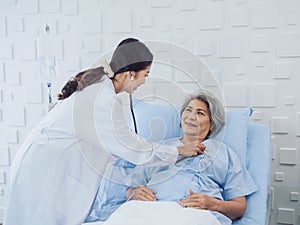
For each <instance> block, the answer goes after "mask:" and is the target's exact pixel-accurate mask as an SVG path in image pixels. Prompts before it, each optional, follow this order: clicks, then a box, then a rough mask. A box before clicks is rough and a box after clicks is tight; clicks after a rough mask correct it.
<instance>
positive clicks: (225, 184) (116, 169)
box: [86, 138, 257, 225]
mask: <svg viewBox="0 0 300 225" xmlns="http://www.w3.org/2000/svg"><path fill="white" fill-rule="evenodd" d="M164 144H166V145H173V146H180V145H182V143H181V142H180V141H179V139H178V138H175V139H170V140H167V141H165V142H164ZM203 144H205V145H206V153H205V154H203V155H199V156H197V157H189V158H183V157H179V158H178V161H177V163H176V164H175V166H174V165H173V166H164V167H159V168H158V167H141V166H135V165H134V164H132V163H129V162H127V161H125V160H118V161H116V162H114V163H113V165H112V166H111V167H110V168H109V169H108V170H107V173H106V177H105V178H104V180H103V181H102V183H101V186H100V188H99V191H98V194H97V196H96V199H95V202H94V205H93V207H92V209H91V211H90V215H89V216H88V217H87V219H86V221H96V220H106V219H107V218H108V217H109V216H110V215H111V213H113V212H114V211H115V210H116V209H117V208H118V207H119V206H120V205H121V204H123V203H124V202H125V201H126V192H127V189H128V188H129V187H132V186H133V187H138V186H140V185H145V186H147V187H148V188H150V189H151V190H153V191H155V192H156V198H157V200H158V201H175V202H178V201H180V200H181V199H183V198H186V197H188V196H189V190H192V191H193V192H196V193H203V194H207V195H209V196H211V197H214V198H217V199H221V200H230V199H232V198H237V197H241V196H247V195H250V194H252V193H254V192H255V191H256V190H257V187H256V185H255V183H254V181H253V180H252V178H251V176H250V174H249V173H248V171H247V170H246V169H245V168H244V166H243V165H241V163H240V159H239V158H238V156H237V155H236V153H235V152H234V151H233V150H231V149H230V148H229V147H228V146H226V145H224V144H223V143H221V142H219V141H216V140H214V139H208V140H206V141H204V142H203ZM211 212H212V213H213V214H214V215H215V216H216V218H217V219H218V220H219V221H220V223H221V224H222V225H230V224H232V221H231V220H230V219H229V218H228V217H226V216H225V215H223V214H221V213H218V212H215V211H211Z"/></svg>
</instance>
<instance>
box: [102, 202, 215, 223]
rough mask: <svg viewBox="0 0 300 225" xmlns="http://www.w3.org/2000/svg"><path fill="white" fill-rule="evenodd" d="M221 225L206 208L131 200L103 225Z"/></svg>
mask: <svg viewBox="0 0 300 225" xmlns="http://www.w3.org/2000/svg"><path fill="white" fill-rule="evenodd" d="M141 224H143V225H166V224H172V225H186V224H189V225H221V224H220V223H219V222H218V220H217V219H216V217H215V216H214V215H213V214H211V213H210V212H209V211H206V210H198V209H190V208H182V207H181V206H180V205H179V204H178V203H176V202H145V201H129V202H126V203H125V204H123V205H122V206H121V207H120V208H118V209H117V210H116V211H115V212H114V213H113V214H112V215H111V216H110V217H109V218H108V220H107V221H106V222H104V223H103V225H141Z"/></svg>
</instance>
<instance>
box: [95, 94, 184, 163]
mask: <svg viewBox="0 0 300 225" xmlns="http://www.w3.org/2000/svg"><path fill="white" fill-rule="evenodd" d="M100 102H102V104H100V105H99V108H100V109H101V111H102V112H104V111H105V115H103V114H102V113H99V114H98V113H95V119H96V121H95V124H96V127H97V129H96V130H97V134H98V139H99V140H100V142H101V144H102V146H103V147H104V148H105V150H106V151H108V152H109V153H111V154H113V155H116V156H118V157H121V158H123V159H125V160H127V161H130V162H132V163H134V164H137V165H141V164H143V165H145V166H146V165H147V166H150V165H152V166H158V165H160V166H161V165H166V164H174V163H175V162H176V160H177V156H178V150H177V148H176V147H174V146H172V147H171V146H163V145H160V144H157V143H150V142H147V141H145V140H144V139H143V138H141V137H139V136H138V135H136V134H135V133H134V132H132V131H131V129H130V128H129V126H128V119H127V117H125V115H124V112H123V107H122V102H121V101H120V100H119V99H118V98H117V97H116V96H113V98H112V99H110V101H109V98H105V99H103V98H102V99H101V100H100ZM103 107H104V108H103ZM100 114H101V115H100ZM97 120H99V121H97Z"/></svg>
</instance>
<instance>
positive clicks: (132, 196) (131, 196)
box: [126, 185, 156, 201]
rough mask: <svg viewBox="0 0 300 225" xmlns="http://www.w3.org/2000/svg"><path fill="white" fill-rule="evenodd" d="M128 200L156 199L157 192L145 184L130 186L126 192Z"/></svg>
mask: <svg viewBox="0 0 300 225" xmlns="http://www.w3.org/2000/svg"><path fill="white" fill-rule="evenodd" d="M126 198H127V200H140V201H156V197H155V192H154V191H152V190H150V189H149V188H147V187H145V186H143V185H142V186H139V187H138V188H129V189H128V191H127V194H126Z"/></svg>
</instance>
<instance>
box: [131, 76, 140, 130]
mask: <svg viewBox="0 0 300 225" xmlns="http://www.w3.org/2000/svg"><path fill="white" fill-rule="evenodd" d="M130 75H131V76H130V88H131V90H130V93H129V100H130V111H131V115H132V120H133V125H134V131H135V133H136V134H137V133H138V132H137V126H136V120H135V115H134V111H133V104H132V92H133V75H132V72H130Z"/></svg>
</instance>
